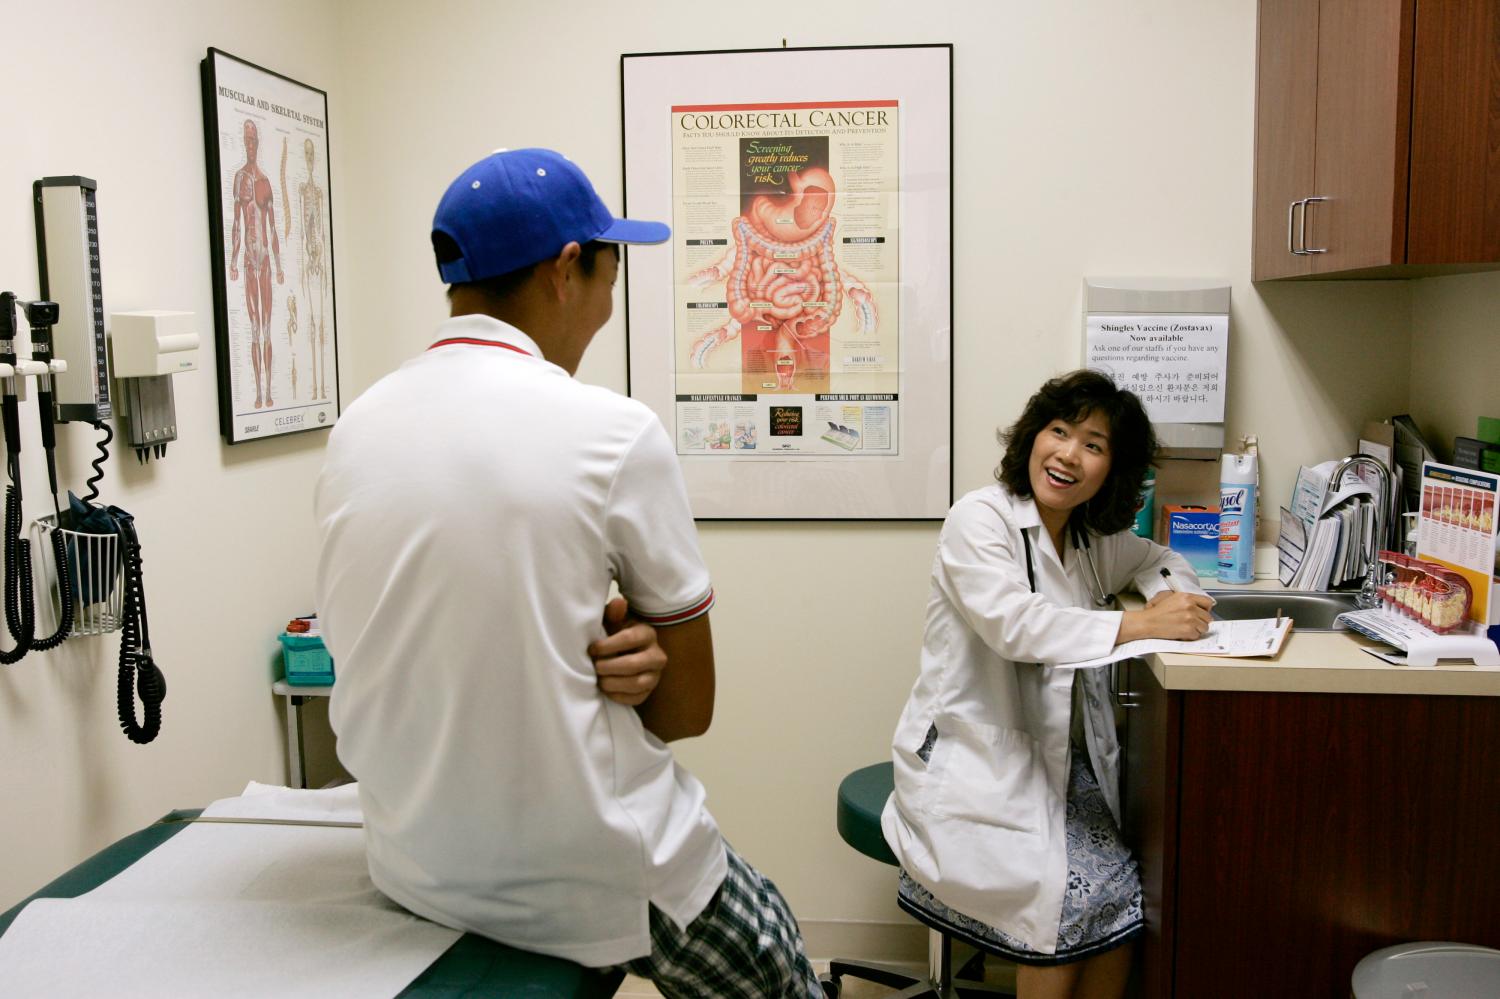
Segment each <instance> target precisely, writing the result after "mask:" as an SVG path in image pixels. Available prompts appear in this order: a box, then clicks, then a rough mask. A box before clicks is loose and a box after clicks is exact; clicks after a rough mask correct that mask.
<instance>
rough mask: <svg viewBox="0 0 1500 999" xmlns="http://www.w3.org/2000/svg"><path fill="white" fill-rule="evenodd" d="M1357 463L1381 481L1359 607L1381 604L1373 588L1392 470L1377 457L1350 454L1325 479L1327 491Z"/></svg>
mask: <svg viewBox="0 0 1500 999" xmlns="http://www.w3.org/2000/svg"><path fill="white" fill-rule="evenodd" d="M1356 465H1364V466H1366V467H1368V468H1373V469H1374V470H1375V475H1376V477H1377V478H1378V479H1379V480H1380V484H1379V486H1378V487H1377V491H1376V493H1375V530H1374V531H1372V532H1371V535H1370V556H1369V558H1370V561H1369V564H1368V566H1367V568H1366V570H1365V582H1364V585H1363V586H1361V587H1360V588H1359V606H1360V607H1362V608H1365V609H1369V608H1371V607H1379V606H1380V593H1379V592H1378V591H1377V590H1376V587H1377V586H1378V585H1379V584H1380V552H1381V550H1382V549H1384V548H1385V547H1386V543H1387V541H1386V530H1387V523H1388V520H1389V517H1390V509H1389V506H1388V504H1389V502H1390V495H1391V470H1390V469H1389V468H1386V467H1385V462H1383V461H1381V460H1380V459H1379V458H1372V457H1370V456H1369V455H1367V454H1355V455H1350V456H1349V457H1347V458H1345V459H1344V460H1343V461H1341V462H1339V463H1338V467H1337V468H1335V469H1334V470H1333V475H1332V476H1331V477H1330V478H1329V479H1328V492H1329V493H1330V494H1332V493H1336V492H1338V490H1339V483H1341V482H1343V481H1344V473H1346V472H1348V471H1349V469H1351V468H1354V467H1355V466H1356Z"/></svg>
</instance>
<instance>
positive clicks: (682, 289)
mask: <svg viewBox="0 0 1500 999" xmlns="http://www.w3.org/2000/svg"><path fill="white" fill-rule="evenodd" d="M900 110H901V109H900V106H899V102H898V101H895V100H883V99H879V100H865V101H825V102H818V101H807V102H779V103H764V104H733V105H677V106H674V107H672V108H671V115H672V141H673V145H672V233H673V274H674V278H673V299H674V301H673V317H674V318H673V322H674V337H673V354H672V358H671V363H672V365H673V395H674V403H675V416H676V426H675V428H674V436H675V438H676V444H677V452H678V454H683V455H698V456H712V455H716V454H717V455H724V456H733V458H735V459H736V460H746V459H749V460H754V459H758V458H765V459H771V460H775V459H778V458H784V457H786V456H788V455H798V454H801V455H816V456H819V457H822V458H831V459H839V458H842V457H858V456H865V455H897V454H899V453H900V434H899V433H898V424H899V420H900V412H901V410H900V407H901V352H900V332H901V331H900V322H899V312H900V310H899V288H900V279H901V262H900V260H899V259H898V255H897V247H898V236H899V232H900V218H899V204H900V198H899V192H900V186H901V184H900V182H901V178H900V176H899V163H900V159H899V148H898V140H899V137H900V131H899V123H900V120H899V116H900Z"/></svg>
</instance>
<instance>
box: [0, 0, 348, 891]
mask: <svg viewBox="0 0 1500 999" xmlns="http://www.w3.org/2000/svg"><path fill="white" fill-rule="evenodd" d="M0 24H3V25H4V26H5V37H6V39H7V44H6V52H5V56H4V58H0V135H3V136H4V148H3V153H0V290H10V291H14V292H16V293H17V294H19V295H20V296H21V297H23V298H35V297H36V296H37V291H38V285H37V265H36V242H35V234H34V232H35V228H34V225H33V223H32V212H31V184H32V181H34V180H36V179H37V178H39V177H43V176H49V175H58V174H82V175H84V176H87V177H92V178H94V179H95V180H97V181H98V182H99V193H98V204H99V230H100V244H101V245H100V258H101V263H102V276H103V285H104V304H105V311H106V314H107V313H111V312H120V311H126V310H130V309H143V308H167V309H188V310H191V311H193V312H194V313H196V314H197V316H198V321H199V329H200V331H201V333H202V335H203V336H204V338H205V341H206V345H205V349H204V350H203V351H202V353H201V357H200V361H201V369H200V370H199V371H198V372H196V373H193V374H185V375H178V376H176V396H177V418H178V425H179V433H180V437H181V439H180V440H179V441H178V442H177V443H175V444H172V445H171V446H170V447H169V448H168V449H167V455H166V459H165V460H164V461H161V462H155V461H153V462H152V463H151V464H150V465H149V466H144V467H143V466H138V465H137V464H136V459H135V456H134V454H133V453H131V452H130V450H129V449H128V448H122V447H121V446H120V445H119V443H118V436H117V438H116V445H115V446H114V448H113V457H112V458H111V460H110V462H109V464H108V465H107V466H106V474H105V477H104V480H103V482H102V485H101V499H103V500H105V501H107V502H111V503H115V504H117V505H119V506H121V507H123V508H124V509H126V510H128V511H130V512H131V513H133V514H135V516H136V518H137V523H138V527H139V531H140V536H141V540H142V550H143V555H144V572H145V589H146V595H147V605H148V609H149V611H150V615H151V637H152V640H153V651H154V653H155V655H156V659H157V661H158V662H159V663H160V665H161V666H162V668H163V670H164V671H165V673H166V677H167V700H166V703H165V704H164V706H163V713H164V721H163V725H162V732H161V735H160V737H159V738H158V739H157V740H156V741H155V742H154V743H152V744H150V745H149V746H144V747H141V746H136V745H133V744H132V743H130V742H128V741H126V739H125V737H124V736H123V735H122V734H121V732H120V728H119V725H118V723H117V722H116V720H115V693H114V691H115V655H116V650H117V648H118V642H117V640H116V638H115V637H114V636H110V637H106V638H89V639H75V640H72V641H69V642H67V643H65V644H64V645H63V647H62V648H61V649H59V650H58V651H56V652H54V653H49V654H34V655H31V656H28V657H27V658H26V659H24V660H22V661H21V662H20V663H18V664H16V665H14V666H10V667H0V788H3V805H0V809H3V811H4V814H5V816H6V819H5V821H3V822H0V857H4V858H5V859H4V861H3V862H0V908H4V907H8V906H9V905H11V904H12V903H14V902H15V901H16V900H17V899H19V898H21V897H23V896H25V895H26V894H28V893H29V892H31V891H33V890H35V889H36V888H38V887H39V886H40V885H41V884H43V883H44V882H45V881H47V880H49V879H51V878H52V877H53V876H55V875H56V874H57V873H59V872H60V871H62V870H64V869H66V868H67V867H69V866H71V865H72V864H74V863H76V862H77V861H78V860H80V859H82V858H83V857H85V856H87V855H88V854H89V853H92V852H93V851H94V850H96V849H98V848H99V847H100V846H102V845H104V844H105V843H108V842H110V841H111V840H113V839H116V838H118V837H119V836H120V835H122V834H124V833H125V832H127V831H129V830H131V829H133V828H137V827H139V826H141V825H144V824H146V823H147V822H150V821H151V820H153V819H155V818H157V817H158V816H160V815H162V814H163V813H164V812H166V811H168V810H169V809H172V808H176V807H192V806H201V805H203V804H205V803H207V802H208V801H210V800H212V799H213V798H216V797H223V796H225V795H228V794H234V793H237V792H238V791H239V790H240V788H242V787H243V786H244V784H245V782H246V781H247V780H249V779H251V778H255V779H258V780H263V781H275V782H281V781H284V780H285V770H284V762H283V761H284V755H283V751H282V741H281V740H282V733H281V729H280V727H279V725H278V718H279V713H278V711H277V708H276V705H275V702H274V701H273V700H272V697H271V695H270V689H269V682H270V675H271V673H270V671H271V664H272V662H273V656H274V651H275V635H276V633H277V632H278V631H279V629H280V627H281V626H282V625H283V624H285V622H286V620H287V619H288V618H289V617H291V616H293V615H295V614H302V613H307V611H308V610H309V609H310V608H311V606H312V604H311V592H312V583H311V575H312V545H313V533H312V529H311V524H310V519H311V518H310V510H311V494H310V486H311V482H312V479H313V477H314V476H315V475H316V473H317V469H318V465H319V461H320V457H321V452H322V447H323V443H322V441H323V436H322V435H316V434H312V435H303V436H299V437H294V438H285V439H282V440H280V441H274V442H268V443H256V444H246V445H242V446H239V447H236V448H232V449H231V448H227V447H225V446H224V445H223V444H222V443H221V438H220V437H219V431H218V408H217V398H218V392H217V388H216V381H215V374H214V349H213V298H212V291H211V285H210V283H209V272H210V267H209V259H208V245H209V244H208V218H207V203H208V202H207V193H206V187H205V175H204V152H203V125H202V121H203V117H202V115H203V112H202V100H201V98H200V96H199V82H198V63H199V60H200V59H202V58H203V55H204V53H205V51H206V50H207V48H208V46H210V45H214V46H218V47H220V48H223V49H226V50H227V51H230V52H233V53H235V54H237V55H240V56H243V57H244V58H246V59H249V60H251V61H253V62H258V63H261V64H263V65H269V66H274V67H275V68H277V69H278V70H280V71H281V72H283V73H285V74H287V75H289V76H292V77H294V78H297V79H301V80H304V81H307V82H308V83H312V84H314V85H318V86H321V87H323V88H324V89H327V90H328V91H330V93H331V97H330V107H331V113H332V119H333V121H335V122H337V121H338V120H339V118H340V115H341V112H342V110H343V107H344V106H345V104H346V103H347V93H346V90H345V88H344V87H343V86H342V81H341V80H340V78H339V76H338V73H337V66H336V63H335V61H334V60H332V59H331V56H332V55H333V54H334V53H336V52H337V45H336V34H335V31H334V24H335V19H334V8H333V7H331V6H330V5H328V4H326V3H319V2H314V3H306V2H296V0H285V2H283V0H270V2H258V3H256V4H254V5H253V6H246V5H244V4H233V3H226V2H218V0H205V2H193V3H172V2H167V0H157V2H149V0H133V2H131V3H128V4H127V3H104V2H100V3H73V2H49V3H45V4H36V3H24V2H20V0H3V2H0ZM338 141H339V135H338V133H337V131H335V132H334V142H335V147H334V150H335V156H334V164H335V177H334V189H335V191H338V189H339V188H340V178H339V176H338V171H339V168H340V167H341V166H342V165H343V160H344V157H343V156H342V155H339V154H340V152H341V148H340V146H339V145H338ZM336 235H337V236H338V240H337V242H336V244H335V245H336V248H337V249H338V250H339V251H340V252H342V249H343V246H344V243H343V240H342V232H339V233H337V234H336ZM350 339H351V340H357V338H353V337H351V338H350ZM357 347H358V345H357V342H356V343H354V344H351V345H349V349H350V351H351V353H356V354H357ZM21 415H22V418H23V424H24V435H23V440H24V448H25V450H24V452H23V455H22V457H23V459H24V463H25V468H24V474H23V476H22V481H23V482H24V484H25V487H26V488H25V495H26V504H25V512H26V521H27V522H28V523H29V522H30V520H31V519H32V518H33V517H36V516H40V515H41V514H43V513H47V512H50V510H51V502H50V499H49V498H48V497H47V495H46V493H47V489H46V486H47V477H46V472H45V467H44V465H43V463H42V461H41V458H40V442H39V439H38V436H37V430H36V406H35V403H30V404H26V405H23V406H22V414H21ZM94 436H95V434H94V432H93V431H92V430H91V429H89V428H86V427H81V426H78V425H70V426H69V427H67V428H66V430H65V431H64V432H63V433H62V434H61V440H60V443H59V457H60V461H61V466H62V467H61V470H60V471H61V473H62V479H63V482H64V483H66V485H67V486H68V487H70V488H72V489H74V490H75V491H78V492H83V488H82V486H83V481H84V479H85V478H86V477H87V475H88V474H89V471H90V470H89V467H88V462H89V461H90V460H91V459H92V458H93V457H94V455H95V452H94V448H93V439H94ZM5 644H7V645H8V644H9V640H8V639H6V640H5Z"/></svg>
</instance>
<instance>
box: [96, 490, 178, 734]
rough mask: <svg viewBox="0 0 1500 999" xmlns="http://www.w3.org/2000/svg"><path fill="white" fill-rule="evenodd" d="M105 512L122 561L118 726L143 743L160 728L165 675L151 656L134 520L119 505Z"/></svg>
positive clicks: (144, 592) (164, 693) (138, 541)
mask: <svg viewBox="0 0 1500 999" xmlns="http://www.w3.org/2000/svg"><path fill="white" fill-rule="evenodd" d="M109 512H110V513H111V514H112V515H114V517H115V524H116V526H118V528H119V531H120V542H121V546H122V549H123V558H124V560H125V574H124V575H125V583H124V585H125V594H124V604H125V606H124V620H123V622H122V623H121V625H120V672H119V677H118V682H117V684H116V701H117V704H118V706H119V709H120V728H121V729H123V730H124V732H125V738H127V739H129V740H130V741H131V742H134V743H136V744H138V745H142V746H144V745H145V744H146V743H148V742H150V741H151V740H152V739H155V738H156V736H157V733H158V732H160V731H161V702H162V701H163V700H164V699H165V698H166V696H167V678H166V677H165V676H163V675H162V671H161V669H160V668H159V667H158V666H157V665H156V660H154V659H153V658H152V657H151V630H150V626H149V625H148V624H147V622H146V588H145V580H144V578H143V576H142V575H141V561H142V560H141V543H140V539H139V538H137V537H136V533H135V521H134V520H133V519H132V518H131V516H130V514H128V513H126V512H125V511H123V510H121V509H120V508H119V507H110V508H109ZM132 681H133V682H132ZM132 687H134V688H135V689H134V690H132V689H131V688H132ZM137 693H139V695H140V698H141V706H142V707H143V708H144V711H145V716H146V717H145V721H144V723H139V722H137V721H136V718H135V697H136V694H137Z"/></svg>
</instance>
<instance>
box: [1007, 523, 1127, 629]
mask: <svg viewBox="0 0 1500 999" xmlns="http://www.w3.org/2000/svg"><path fill="white" fill-rule="evenodd" d="M1068 533H1069V534H1071V535H1072V537H1073V547H1074V548H1075V549H1077V550H1078V551H1079V552H1081V553H1082V554H1083V560H1084V561H1085V562H1087V563H1088V567H1089V573H1088V574H1089V577H1092V578H1093V581H1094V586H1093V590H1092V591H1091V592H1090V594H1089V596H1090V597H1092V598H1093V601H1094V606H1095V607H1113V606H1114V605H1115V595H1114V594H1113V593H1106V592H1105V590H1104V581H1103V580H1102V579H1100V578H1099V566H1098V565H1097V564H1096V563H1095V562H1094V545H1093V542H1092V541H1091V540H1090V538H1089V531H1088V528H1086V527H1084V526H1083V524H1082V523H1080V522H1079V521H1077V520H1073V519H1071V518H1070V519H1069V520H1068ZM1021 541H1022V543H1023V544H1025V546H1026V581H1027V582H1028V583H1030V584H1031V592H1032V593H1035V592H1036V570H1035V569H1034V568H1033V567H1032V564H1031V535H1029V534H1027V533H1026V530H1025V528H1022V529H1021ZM1084 586H1088V579H1087V578H1085V580H1084Z"/></svg>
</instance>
